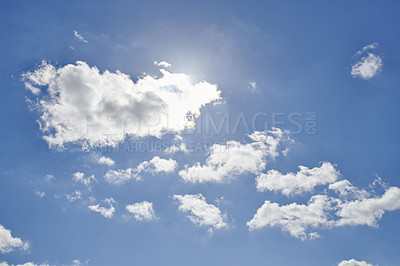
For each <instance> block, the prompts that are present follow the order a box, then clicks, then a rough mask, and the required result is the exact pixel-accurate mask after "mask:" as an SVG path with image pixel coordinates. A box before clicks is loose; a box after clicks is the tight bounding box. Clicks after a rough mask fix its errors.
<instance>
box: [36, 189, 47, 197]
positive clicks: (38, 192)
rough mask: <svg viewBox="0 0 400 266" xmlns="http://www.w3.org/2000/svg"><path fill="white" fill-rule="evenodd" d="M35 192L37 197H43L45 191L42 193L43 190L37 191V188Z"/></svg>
mask: <svg viewBox="0 0 400 266" xmlns="http://www.w3.org/2000/svg"><path fill="white" fill-rule="evenodd" d="M35 194H36V196H38V197H39V198H43V197H44V196H45V195H46V193H44V192H43V191H39V190H36V192H35Z"/></svg>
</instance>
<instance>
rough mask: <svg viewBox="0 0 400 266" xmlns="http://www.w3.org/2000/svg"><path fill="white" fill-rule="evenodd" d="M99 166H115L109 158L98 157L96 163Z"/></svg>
mask: <svg viewBox="0 0 400 266" xmlns="http://www.w3.org/2000/svg"><path fill="white" fill-rule="evenodd" d="M97 162H98V163H99V164H104V165H107V166H113V165H114V164H115V161H114V160H113V159H111V158H109V157H105V156H100V158H99V159H98V161H97Z"/></svg>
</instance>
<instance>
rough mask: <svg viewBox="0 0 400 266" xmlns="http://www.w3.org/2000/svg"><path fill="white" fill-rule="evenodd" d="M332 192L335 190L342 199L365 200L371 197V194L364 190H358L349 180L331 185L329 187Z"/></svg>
mask: <svg viewBox="0 0 400 266" xmlns="http://www.w3.org/2000/svg"><path fill="white" fill-rule="evenodd" d="M328 188H329V189H330V190H333V191H334V192H335V193H336V194H338V195H339V197H342V198H345V199H347V198H357V199H363V198H366V197H368V196H369V193H368V192H367V191H366V190H364V189H358V188H356V187H355V186H353V185H352V184H351V183H350V181H349V180H347V179H344V180H340V181H337V182H335V183H333V184H330V185H329V187H328Z"/></svg>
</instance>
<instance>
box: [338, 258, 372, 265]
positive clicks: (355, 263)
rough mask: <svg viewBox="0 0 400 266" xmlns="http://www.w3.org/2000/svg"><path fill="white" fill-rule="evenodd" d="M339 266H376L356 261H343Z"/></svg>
mask: <svg viewBox="0 0 400 266" xmlns="http://www.w3.org/2000/svg"><path fill="white" fill-rule="evenodd" d="M338 266H374V265H372V264H370V263H368V262H366V261H364V260H363V261H357V260H355V259H351V260H342V261H341V262H339V263H338Z"/></svg>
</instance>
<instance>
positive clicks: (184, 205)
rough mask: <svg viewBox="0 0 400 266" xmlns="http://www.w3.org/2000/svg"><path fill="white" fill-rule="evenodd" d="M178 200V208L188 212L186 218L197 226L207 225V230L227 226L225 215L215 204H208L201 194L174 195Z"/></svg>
mask: <svg viewBox="0 0 400 266" xmlns="http://www.w3.org/2000/svg"><path fill="white" fill-rule="evenodd" d="M173 198H174V199H176V200H179V202H180V205H179V210H181V211H183V212H188V213H190V214H189V215H188V218H189V219H190V221H191V222H193V223H194V224H196V225H198V226H205V227H208V228H209V229H208V230H209V232H210V233H211V232H213V230H214V229H221V228H226V227H228V224H227V222H226V215H222V213H221V210H220V209H219V208H218V207H216V206H215V205H212V204H208V203H207V202H206V199H205V197H204V196H203V195H202V194H196V195H174V197H173Z"/></svg>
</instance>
